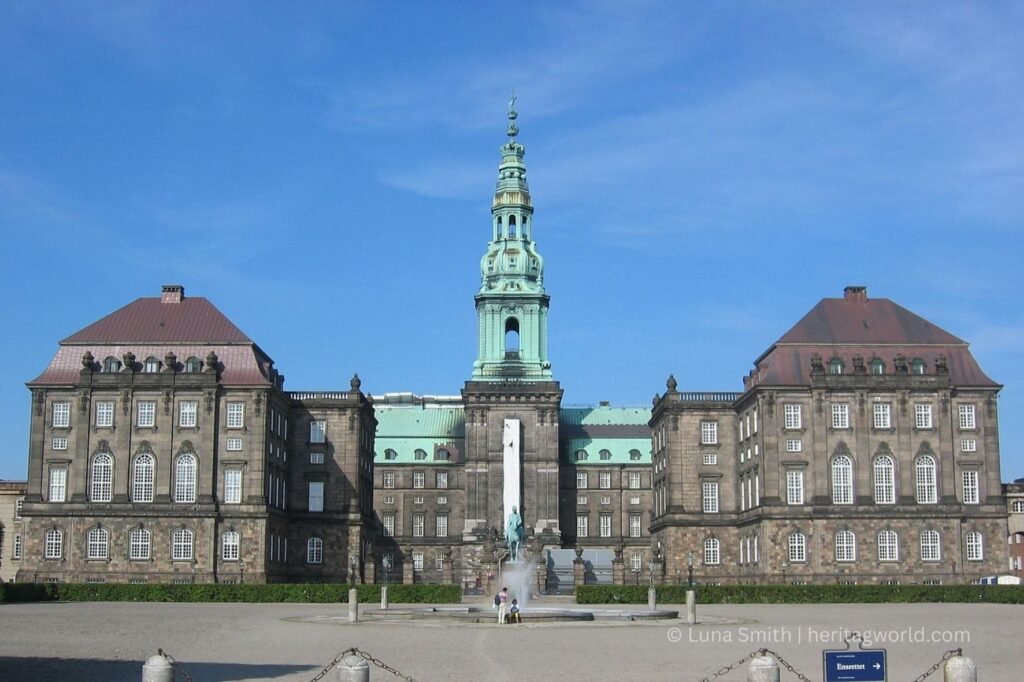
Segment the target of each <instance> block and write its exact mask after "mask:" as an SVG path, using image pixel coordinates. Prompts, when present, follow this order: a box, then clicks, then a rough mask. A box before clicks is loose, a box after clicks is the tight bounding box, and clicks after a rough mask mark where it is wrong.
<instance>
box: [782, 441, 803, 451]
mask: <svg viewBox="0 0 1024 682" xmlns="http://www.w3.org/2000/svg"><path fill="white" fill-rule="evenodd" d="M803 449H804V444H803V441H801V440H800V439H799V438H787V439H786V452H803Z"/></svg>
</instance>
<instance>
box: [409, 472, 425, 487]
mask: <svg viewBox="0 0 1024 682" xmlns="http://www.w3.org/2000/svg"><path fill="white" fill-rule="evenodd" d="M425 480H426V477H425V476H424V475H423V472H422V471H414V472H412V487H413V488H422V487H423V485H424V482H425Z"/></svg>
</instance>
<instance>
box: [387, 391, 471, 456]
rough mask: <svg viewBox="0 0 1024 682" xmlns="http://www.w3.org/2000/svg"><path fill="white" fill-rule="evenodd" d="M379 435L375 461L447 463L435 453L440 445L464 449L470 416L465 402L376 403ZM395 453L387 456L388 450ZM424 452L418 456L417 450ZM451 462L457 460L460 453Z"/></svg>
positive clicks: (458, 449)
mask: <svg viewBox="0 0 1024 682" xmlns="http://www.w3.org/2000/svg"><path fill="white" fill-rule="evenodd" d="M374 415H375V416H376V417H377V436H376V439H375V442H374V461H375V462H376V463H378V464H426V463H430V464H443V463H446V462H444V461H443V460H436V459H435V458H434V454H435V453H436V452H437V450H438V449H439V448H444V449H448V450H449V451H450V450H451V449H455V450H457V451H459V452H462V450H463V449H464V442H465V437H466V419H465V413H464V412H463V409H462V407H461V406H451V405H443V406H438V405H408V406H406V405H403V406H389V405H374ZM388 450H393V451H394V453H395V457H394V458H392V459H387V458H386V457H385V452H386V451H388ZM417 450H421V451H422V452H423V453H424V456H423V457H421V458H419V459H417V457H416V451H417ZM451 457H452V459H450V460H448V462H447V463H451V464H454V463H455V462H456V461H457V460H456V459H455V458H456V453H455V452H452V453H451Z"/></svg>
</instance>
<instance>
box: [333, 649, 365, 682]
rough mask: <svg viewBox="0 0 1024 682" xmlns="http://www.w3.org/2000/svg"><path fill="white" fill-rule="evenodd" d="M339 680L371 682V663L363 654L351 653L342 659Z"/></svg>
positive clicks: (345, 681) (339, 665)
mask: <svg viewBox="0 0 1024 682" xmlns="http://www.w3.org/2000/svg"><path fill="white" fill-rule="evenodd" d="M335 670H337V671H338V682H370V664H369V663H367V662H366V659H365V658H363V657H362V656H356V655H355V654H349V655H348V656H346V657H345V658H343V659H341V662H340V663H338V667H337V668H335Z"/></svg>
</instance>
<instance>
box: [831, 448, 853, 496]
mask: <svg viewBox="0 0 1024 682" xmlns="http://www.w3.org/2000/svg"><path fill="white" fill-rule="evenodd" d="M832 504H853V460H852V459H850V458H849V457H848V456H847V455H838V456H837V457H834V458H833V459H832Z"/></svg>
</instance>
